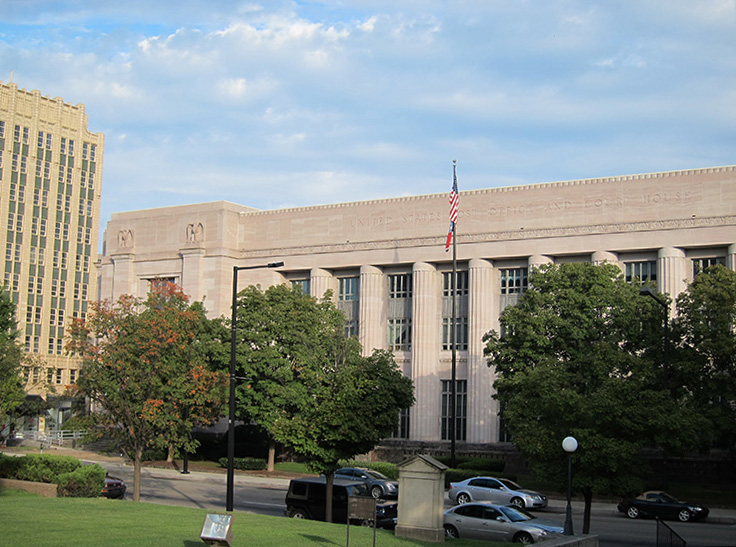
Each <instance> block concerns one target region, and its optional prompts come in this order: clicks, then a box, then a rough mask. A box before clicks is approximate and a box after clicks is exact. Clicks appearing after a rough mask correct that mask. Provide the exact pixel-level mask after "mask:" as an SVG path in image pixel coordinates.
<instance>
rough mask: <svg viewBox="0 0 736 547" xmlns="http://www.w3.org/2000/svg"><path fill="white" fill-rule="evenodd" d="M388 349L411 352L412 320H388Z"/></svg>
mask: <svg viewBox="0 0 736 547" xmlns="http://www.w3.org/2000/svg"><path fill="white" fill-rule="evenodd" d="M388 349H389V350H391V351H411V318H409V319H406V318H403V319H389V320H388Z"/></svg>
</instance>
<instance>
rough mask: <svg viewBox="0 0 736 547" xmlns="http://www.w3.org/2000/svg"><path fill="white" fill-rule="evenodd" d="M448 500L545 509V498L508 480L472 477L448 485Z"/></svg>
mask: <svg viewBox="0 0 736 547" xmlns="http://www.w3.org/2000/svg"><path fill="white" fill-rule="evenodd" d="M449 496H450V500H451V501H452V502H453V503H457V504H460V505H462V504H464V503H468V502H470V501H491V502H493V503H498V504H500V505H514V506H516V507H519V508H521V509H543V508H544V507H547V496H545V495H543V494H540V493H539V492H534V491H532V490H527V489H525V488H522V487H521V486H519V485H518V484H516V483H515V482H514V481H511V480H509V479H497V478H494V477H473V478H471V479H466V480H464V481H461V482H451V483H450V492H449Z"/></svg>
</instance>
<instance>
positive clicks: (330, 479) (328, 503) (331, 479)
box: [325, 471, 335, 522]
mask: <svg viewBox="0 0 736 547" xmlns="http://www.w3.org/2000/svg"><path fill="white" fill-rule="evenodd" d="M325 477H326V478H327V480H326V484H325V522H332V485H333V484H334V483H335V472H334V471H330V472H329V473H326V474H325Z"/></svg>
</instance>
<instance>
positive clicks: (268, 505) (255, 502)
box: [100, 462, 736, 547]
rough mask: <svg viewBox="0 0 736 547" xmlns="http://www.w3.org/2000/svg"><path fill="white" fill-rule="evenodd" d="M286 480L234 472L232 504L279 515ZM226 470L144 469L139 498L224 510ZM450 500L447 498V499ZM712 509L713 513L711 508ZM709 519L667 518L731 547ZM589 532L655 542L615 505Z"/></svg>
mask: <svg viewBox="0 0 736 547" xmlns="http://www.w3.org/2000/svg"><path fill="white" fill-rule="evenodd" d="M100 463H101V464H102V465H103V466H104V467H105V468H106V469H107V470H108V472H109V473H110V474H111V475H114V476H117V477H120V478H122V479H123V480H125V482H126V484H127V485H128V493H127V494H126V498H127V499H130V498H131V497H132V489H133V468H132V466H130V465H124V466H123V465H121V464H120V463H119V462H100ZM288 482H289V481H288V479H274V478H261V477H251V476H242V475H236V477H235V493H234V509H235V510H236V511H247V512H252V513H258V514H265V515H274V516H283V514H284V509H285V506H284V497H285V495H286V489H287V486H288ZM225 490H226V478H225V475H224V474H223V475H220V474H212V473H200V472H192V473H190V474H188V475H184V474H181V473H179V472H177V471H173V470H163V469H153V468H143V470H142V477H141V500H142V501H146V502H152V503H163V504H173V505H184V506H189V507H197V508H200V509H205V510H207V511H212V512H215V511H217V512H223V511H224V510H225ZM447 503H448V505H449V501H448V502H447ZM564 510H565V504H564V502H563V501H561V500H551V502H550V507H548V508H547V509H545V510H543V511H538V512H537V514H538V515H539V516H542V517H544V518H545V519H549V520H556V521H558V522H559V523H560V524H562V522H563V521H564V518H565V515H564ZM582 510H583V507H582V504H581V503H573V525H574V531H575V532H577V533H581V532H582V526H583V522H582V521H583V515H582ZM714 513H715V512H714ZM717 513H718V516H716V515H714V519H713V520H714V522H690V523H680V522H668V523H667V524H668V525H669V526H670V527H671V528H672V529H673V530H674V531H675V532H676V533H677V534H678V535H680V536H681V537H682V538H683V539H684V540H685V541H686V542H687V547H736V512H733V511H731V512H717ZM591 533H592V534H593V535H596V536H598V540H599V545H600V547H656V546H657V530H656V522H655V521H653V520H630V519H628V518H626V517H624V516H623V515H622V514H620V513H619V512H618V511H617V510H616V507H615V505H614V504H602V503H601V504H594V508H593V511H592V516H591Z"/></svg>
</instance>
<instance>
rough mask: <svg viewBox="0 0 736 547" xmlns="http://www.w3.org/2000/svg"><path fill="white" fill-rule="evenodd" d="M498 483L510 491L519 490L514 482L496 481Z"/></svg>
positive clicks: (519, 487) (507, 480) (506, 480)
mask: <svg viewBox="0 0 736 547" xmlns="http://www.w3.org/2000/svg"><path fill="white" fill-rule="evenodd" d="M498 482H500V483H501V484H503V485H504V486H505V487H506V488H510V489H511V490H521V486H519V485H518V484H516V483H515V482H514V481H510V480H509V479H498Z"/></svg>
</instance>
